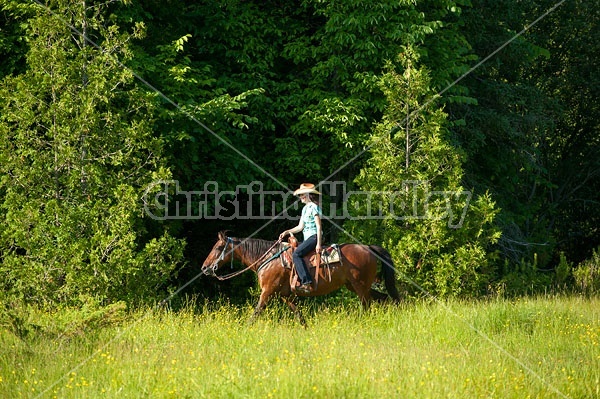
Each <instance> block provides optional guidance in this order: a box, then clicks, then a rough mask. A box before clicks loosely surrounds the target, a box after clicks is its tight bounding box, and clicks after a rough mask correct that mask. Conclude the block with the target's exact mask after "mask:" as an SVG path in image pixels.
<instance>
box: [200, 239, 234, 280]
mask: <svg viewBox="0 0 600 399" xmlns="http://www.w3.org/2000/svg"><path fill="white" fill-rule="evenodd" d="M233 249H234V245H233V239H232V238H230V237H227V235H226V234H225V232H223V231H220V232H219V240H218V241H217V242H216V243H215V245H214V246H213V248H212V249H211V251H210V253H209V254H208V256H207V257H206V259H205V260H204V263H202V273H204V274H206V275H209V276H214V275H215V272H216V271H217V270H218V269H219V268H220V267H221V265H223V264H224V263H226V262H229V261H230V260H232V257H233Z"/></svg>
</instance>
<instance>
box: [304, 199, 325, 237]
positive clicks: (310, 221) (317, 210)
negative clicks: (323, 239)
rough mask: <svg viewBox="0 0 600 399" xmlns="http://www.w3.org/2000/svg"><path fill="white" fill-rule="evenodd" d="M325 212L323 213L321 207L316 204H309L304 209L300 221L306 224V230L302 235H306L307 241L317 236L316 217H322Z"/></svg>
mask: <svg viewBox="0 0 600 399" xmlns="http://www.w3.org/2000/svg"><path fill="white" fill-rule="evenodd" d="M322 214H323V212H322V211H321V207H319V205H317V204H315V203H314V202H309V203H308V204H306V205H305V206H304V208H302V216H301V217H300V220H301V221H302V222H304V229H302V234H303V235H304V239H305V240H306V239H307V238H308V237H310V236H313V235H315V234H317V222H315V216H319V217H321V215H322Z"/></svg>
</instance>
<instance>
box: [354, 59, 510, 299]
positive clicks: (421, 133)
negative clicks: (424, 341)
mask: <svg viewBox="0 0 600 399" xmlns="http://www.w3.org/2000/svg"><path fill="white" fill-rule="evenodd" d="M417 60H418V57H417V56H416V54H415V51H414V50H412V48H410V47H409V48H407V49H406V50H405V51H404V52H403V53H402V54H401V55H400V56H399V60H398V61H399V62H398V64H397V65H393V64H391V63H390V64H389V65H388V67H387V72H386V73H385V74H384V75H383V76H382V78H381V80H380V86H381V89H382V90H383V92H384V93H385V95H386V98H387V101H388V106H387V108H386V112H385V115H384V117H383V119H382V121H381V122H380V123H378V124H377V126H376V127H375V129H374V131H373V135H372V139H371V141H370V155H371V157H370V159H369V160H368V162H367V165H366V166H365V167H364V169H363V170H361V173H360V175H359V176H358V177H357V182H358V185H359V187H360V188H361V190H362V191H365V192H367V193H373V198H372V200H371V201H370V203H371V205H370V207H371V209H370V211H369V210H368V209H366V208H365V204H360V203H358V204H356V205H351V206H350V209H356V208H357V209H358V214H357V216H360V215H361V214H365V212H366V213H367V214H370V215H371V216H373V215H376V216H377V215H379V217H380V218H381V219H380V220H356V221H353V222H351V223H349V224H347V226H348V227H349V229H350V231H351V232H352V234H353V235H354V236H356V237H358V238H360V239H361V241H363V242H370V241H372V240H376V241H379V242H382V243H383V244H384V246H386V247H387V248H388V249H389V250H390V253H392V255H393V257H394V259H395V261H396V267H397V269H398V270H399V272H400V274H401V278H403V279H404V281H410V282H411V283H412V285H410V286H409V291H410V292H413V293H419V291H424V292H427V293H430V294H433V295H439V296H460V295H473V294H478V293H480V292H481V290H482V288H484V287H485V285H486V283H488V282H489V281H490V279H491V278H493V277H494V273H493V267H494V264H493V262H491V261H492V260H493V256H494V253H493V251H489V250H490V248H491V245H492V244H493V243H495V242H496V241H497V239H498V238H499V236H500V233H499V232H498V231H497V229H496V228H495V226H494V223H493V222H494V217H495V216H496V214H497V212H498V211H497V209H495V206H494V203H493V202H492V200H491V198H490V196H489V195H488V194H487V193H486V194H483V195H475V196H474V195H473V194H472V192H471V191H467V190H465V189H464V188H463V187H462V185H461V181H462V178H463V169H462V166H461V163H462V155H461V152H460V150H459V149H457V148H455V147H453V146H452V145H450V143H449V132H448V130H447V127H446V125H447V123H448V122H447V116H446V114H445V113H444V112H443V110H442V109H441V108H440V107H439V105H437V101H436V98H435V96H434V91H433V89H432V87H431V81H430V77H429V74H428V72H427V70H426V69H425V68H424V67H422V66H418V64H417ZM373 200H375V202H374V201H373ZM375 204H377V206H375ZM421 293H422V292H421Z"/></svg>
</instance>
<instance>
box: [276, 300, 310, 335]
mask: <svg viewBox="0 0 600 399" xmlns="http://www.w3.org/2000/svg"><path fill="white" fill-rule="evenodd" d="M281 300H282V301H283V302H285V304H286V305H288V306H289V308H290V309H291V310H292V312H294V316H296V319H298V321H299V322H300V324H301V325H302V326H303V327H306V320H304V316H302V312H300V309H298V306H296V304H295V303H294V302H293V301H292V300H291V299H288V298H286V297H283V296H282V297H281Z"/></svg>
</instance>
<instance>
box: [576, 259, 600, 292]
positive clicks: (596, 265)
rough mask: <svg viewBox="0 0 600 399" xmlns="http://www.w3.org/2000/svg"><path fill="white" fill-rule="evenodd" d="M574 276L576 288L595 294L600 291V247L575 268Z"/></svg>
mask: <svg viewBox="0 0 600 399" xmlns="http://www.w3.org/2000/svg"><path fill="white" fill-rule="evenodd" d="M573 277H574V278H575V288H576V289H577V290H580V291H581V292H582V293H584V294H588V295H593V294H597V293H598V292H600V248H598V249H597V250H594V252H593V254H592V257H591V258H590V259H587V260H585V261H583V262H581V263H580V264H579V265H578V266H577V267H576V268H575V269H574V270H573Z"/></svg>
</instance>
